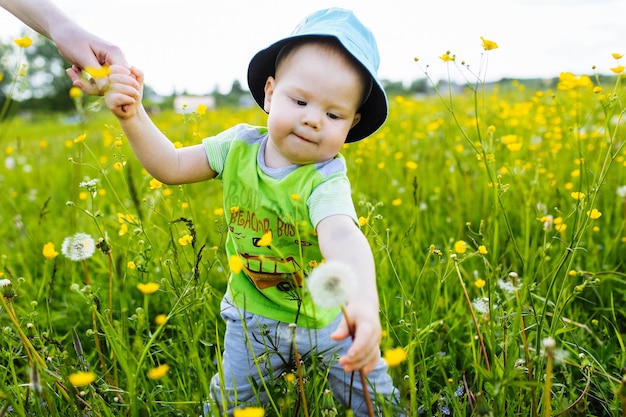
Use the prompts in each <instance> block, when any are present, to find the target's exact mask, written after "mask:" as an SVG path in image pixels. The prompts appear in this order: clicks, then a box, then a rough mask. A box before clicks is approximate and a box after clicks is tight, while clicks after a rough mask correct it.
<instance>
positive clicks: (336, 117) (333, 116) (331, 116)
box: [326, 113, 339, 120]
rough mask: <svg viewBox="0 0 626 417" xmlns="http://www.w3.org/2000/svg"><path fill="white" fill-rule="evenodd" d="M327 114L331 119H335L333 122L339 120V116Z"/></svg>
mask: <svg viewBox="0 0 626 417" xmlns="http://www.w3.org/2000/svg"><path fill="white" fill-rule="evenodd" d="M326 114H327V116H328V117H329V118H330V119H333V120H335V119H339V116H337V115H336V114H333V113H326Z"/></svg>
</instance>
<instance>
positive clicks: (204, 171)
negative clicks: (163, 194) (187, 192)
mask: <svg viewBox="0 0 626 417" xmlns="http://www.w3.org/2000/svg"><path fill="white" fill-rule="evenodd" d="M143 81H144V76H143V73H142V72H141V71H140V70H138V69H136V68H131V69H130V70H129V69H128V68H125V67H122V66H119V65H112V66H111V67H110V75H109V87H108V89H107V91H106V93H105V103H106V105H107V107H109V109H110V110H111V111H112V112H113V114H115V115H116V116H117V118H118V119H119V122H120V125H121V127H122V129H123V130H124V133H125V134H126V137H127V138H128V140H129V142H130V145H131V147H132V148H133V151H134V152H135V155H137V159H139V162H141V164H142V165H143V167H144V168H145V169H146V171H148V172H149V173H150V175H152V176H153V177H154V178H156V179H157V180H159V181H161V182H163V183H165V184H186V183H190V182H197V181H202V180H207V179H211V178H214V177H215V176H216V173H215V171H213V169H211V166H210V165H209V161H208V159H207V156H206V152H205V150H204V147H203V146H202V145H201V144H199V145H193V146H188V147H183V148H176V147H174V144H173V143H172V142H171V141H170V140H169V139H168V138H167V137H166V136H165V135H164V134H163V133H162V132H161V131H160V130H159V129H158V128H157V127H156V125H155V124H154V123H153V122H152V120H151V119H150V116H148V113H147V112H146V110H145V109H144V107H143V105H142V104H141V98H142V93H143Z"/></svg>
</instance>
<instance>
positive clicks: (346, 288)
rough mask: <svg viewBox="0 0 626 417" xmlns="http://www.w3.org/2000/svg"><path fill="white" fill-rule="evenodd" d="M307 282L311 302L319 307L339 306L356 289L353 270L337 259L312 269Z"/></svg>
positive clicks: (355, 278) (355, 277)
mask: <svg viewBox="0 0 626 417" xmlns="http://www.w3.org/2000/svg"><path fill="white" fill-rule="evenodd" d="M307 282H308V287H309V291H310V292H311V296H312V297H313V302H314V303H315V304H317V305H318V306H320V307H328V308H330V307H339V306H341V305H343V304H345V303H346V302H347V301H348V298H349V297H350V295H352V294H354V292H355V291H356V289H357V276H356V274H355V273H354V271H353V270H352V269H351V268H350V267H349V266H348V265H346V264H344V263H342V262H337V261H330V262H325V263H323V264H321V265H319V266H318V267H316V268H315V269H313V272H312V273H311V275H310V276H309V278H308V281H307Z"/></svg>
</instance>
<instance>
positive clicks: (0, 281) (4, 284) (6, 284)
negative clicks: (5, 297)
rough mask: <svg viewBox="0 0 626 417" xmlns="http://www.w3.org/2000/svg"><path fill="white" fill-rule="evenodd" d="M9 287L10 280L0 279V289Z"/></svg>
mask: <svg viewBox="0 0 626 417" xmlns="http://www.w3.org/2000/svg"><path fill="white" fill-rule="evenodd" d="M10 286H11V280H10V279H7V278H2V279H0V288H4V287H10Z"/></svg>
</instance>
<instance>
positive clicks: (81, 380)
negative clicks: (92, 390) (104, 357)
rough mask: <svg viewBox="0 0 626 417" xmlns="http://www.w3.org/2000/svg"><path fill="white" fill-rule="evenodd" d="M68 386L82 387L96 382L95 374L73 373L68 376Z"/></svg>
mask: <svg viewBox="0 0 626 417" xmlns="http://www.w3.org/2000/svg"><path fill="white" fill-rule="evenodd" d="M69 380H70V384H72V385H73V386H75V387H84V386H85V385H89V384H91V383H92V382H93V381H95V380H96V374H94V373H93V372H82V371H79V372H75V373H73V374H71V375H70V376H69Z"/></svg>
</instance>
